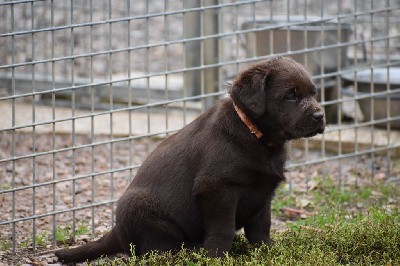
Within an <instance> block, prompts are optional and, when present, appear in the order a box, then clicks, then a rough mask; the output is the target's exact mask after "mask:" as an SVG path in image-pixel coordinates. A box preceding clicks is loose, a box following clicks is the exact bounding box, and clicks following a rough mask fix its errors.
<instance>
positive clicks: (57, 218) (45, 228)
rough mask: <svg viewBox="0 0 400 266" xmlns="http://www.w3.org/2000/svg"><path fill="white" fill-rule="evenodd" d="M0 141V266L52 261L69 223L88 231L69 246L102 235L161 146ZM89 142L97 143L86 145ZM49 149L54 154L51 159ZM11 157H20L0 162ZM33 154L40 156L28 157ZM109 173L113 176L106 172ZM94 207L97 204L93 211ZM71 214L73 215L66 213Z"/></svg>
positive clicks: (345, 171) (48, 138) (353, 167)
mask: <svg viewBox="0 0 400 266" xmlns="http://www.w3.org/2000/svg"><path fill="white" fill-rule="evenodd" d="M32 139H34V142H33V141H32ZM53 139H54V142H53ZM0 140H1V141H0V160H3V162H0V221H2V222H7V221H11V220H12V219H13V217H14V219H16V220H19V222H17V223H15V235H14V234H13V232H14V231H13V227H12V226H11V225H10V224H5V225H1V226H0V228H1V230H0V240H1V243H2V246H3V248H2V250H3V251H0V265H14V264H29V265H51V264H54V263H56V257H55V256H54V254H52V252H53V251H54V249H57V248H59V247H60V246H62V244H61V243H57V241H54V242H53V240H52V239H53V237H52V232H53V229H54V228H57V229H58V228H70V227H71V226H72V224H73V221H74V220H75V221H77V223H76V226H77V227H78V226H79V224H85V225H86V226H87V228H92V229H93V230H92V231H89V232H85V233H84V234H82V235H80V236H78V237H77V239H76V242H75V243H72V242H68V241H67V244H73V245H77V244H80V243H84V242H87V241H89V240H90V239H91V237H95V238H96V237H98V236H99V235H101V234H102V233H104V232H105V231H107V230H108V229H109V228H110V226H111V224H112V217H113V210H114V209H115V204H113V203H109V202H110V201H111V202H114V201H115V200H116V199H118V198H119V196H120V195H121V194H122V193H123V191H124V190H125V188H126V187H127V186H128V184H129V183H130V181H131V179H132V178H133V177H134V175H135V172H136V169H137V168H136V167H135V165H136V166H137V165H139V164H140V163H141V162H142V161H143V160H144V158H145V157H146V156H147V155H148V153H149V152H150V151H151V150H152V149H153V148H154V147H155V146H156V145H157V144H158V143H159V142H160V140H154V139H150V138H143V139H132V140H129V139H124V140H123V141H116V142H113V143H112V144H110V143H103V142H105V141H109V140H110V138H109V137H107V136H95V137H94V138H93V139H91V138H90V136H87V135H77V136H76V137H75V139H73V138H71V136H70V135H65V134H63V135H61V134H58V135H54V136H53V135H51V134H38V135H35V136H33V135H32V134H27V133H15V135H14V142H15V150H14V151H13V149H12V146H13V145H12V143H13V136H12V134H10V133H7V132H2V133H0ZM91 143H99V145H94V146H91V145H90V144H91ZM33 147H35V148H33ZM69 147H76V148H75V149H70V148H69ZM54 150H58V151H57V152H56V153H52V151H54ZM11 154H14V155H15V157H19V159H17V160H14V161H13V160H4V159H7V158H10V155H11ZM35 154H36V155H37V156H30V155H35ZM290 154H291V158H292V160H293V161H296V160H302V159H304V158H305V153H304V151H302V150H298V149H293V150H292V151H291V153H290ZM23 156H27V157H26V158H25V157H23ZM320 156H321V154H320V153H319V152H309V153H308V155H307V158H308V159H312V158H319V157H320ZM131 165H132V166H134V167H130V166H131ZM371 165H372V168H373V169H374V170H373V171H372V170H371V169H372V168H371ZM387 167H388V164H387V161H386V159H385V157H376V158H375V159H374V161H373V164H371V160H370V158H368V157H362V158H359V159H358V160H341V161H340V162H339V161H338V160H335V161H329V162H326V163H323V164H315V165H311V166H304V167H297V168H295V169H290V171H288V173H287V178H288V181H287V183H286V185H285V186H286V187H289V186H291V187H292V188H293V189H294V190H296V191H306V190H307V189H308V188H309V187H310V186H312V184H313V179H315V178H317V177H320V176H325V175H326V176H329V177H330V178H331V179H333V180H338V179H339V175H341V180H342V182H343V184H344V185H346V184H354V183H355V182H358V183H359V184H360V183H361V184H360V185H362V182H368V180H371V179H370V178H368V176H371V175H374V178H376V179H382V180H388V179H390V178H396V176H395V175H396V174H395V173H392V172H390V170H389V169H388V168H387ZM112 169H113V170H116V171H110V170H112ZM13 172H14V175H13ZM93 173H94V175H93ZM397 174H398V173H397ZM92 176H93V177H92ZM358 176H359V177H363V178H357V177H358ZM73 177H75V178H73ZM366 180H367V181H366ZM32 186H34V188H33V187H32ZM13 188H17V189H16V190H13ZM13 201H14V205H13ZM102 203H104V204H102ZM92 204H93V205H95V206H93V207H91V205H92ZM80 207H82V209H80ZM71 208H76V209H75V211H68V210H69V209H71ZM32 218H35V219H32ZM285 222H286V220H285V219H274V221H273V223H274V225H273V228H274V230H280V229H282V228H284V227H285ZM34 230H35V233H36V236H37V237H36V238H35V239H36V243H35V248H36V251H35V252H33V250H34V247H33V243H32V235H33V233H34ZM13 237H15V238H16V239H15V243H16V245H17V246H16V254H12V252H11V250H12V245H11V243H12V241H13ZM42 240H43V241H42ZM41 241H42V242H43V243H42V242H41ZM7 243H8V246H5V245H7ZM53 244H56V246H54V245H53ZM5 247H6V248H5ZM7 247H8V248H7Z"/></svg>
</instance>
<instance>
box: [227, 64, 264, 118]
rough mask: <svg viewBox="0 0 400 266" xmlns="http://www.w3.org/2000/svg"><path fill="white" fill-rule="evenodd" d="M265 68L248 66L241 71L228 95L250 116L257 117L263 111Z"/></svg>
mask: <svg viewBox="0 0 400 266" xmlns="http://www.w3.org/2000/svg"><path fill="white" fill-rule="evenodd" d="M267 72H268V71H266V70H265V69H263V70H262V71H260V69H257V68H250V69H248V70H245V71H244V72H242V73H241V74H240V75H239V76H238V77H237V78H236V80H235V81H234V82H233V85H232V88H231V89H230V92H229V93H230V95H231V97H232V99H233V101H234V102H235V103H236V104H237V105H239V107H240V108H241V109H243V110H244V111H245V113H246V114H247V115H248V116H249V117H252V118H259V117H260V116H262V115H263V114H264V112H265V108H266V94H265V83H266V79H267V76H268V75H267V74H268V73H267Z"/></svg>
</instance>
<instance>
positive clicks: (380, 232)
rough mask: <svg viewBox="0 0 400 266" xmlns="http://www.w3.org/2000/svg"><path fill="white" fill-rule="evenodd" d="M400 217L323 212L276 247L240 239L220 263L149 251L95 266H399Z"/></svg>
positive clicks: (278, 238) (186, 253) (201, 255)
mask: <svg viewBox="0 0 400 266" xmlns="http://www.w3.org/2000/svg"><path fill="white" fill-rule="evenodd" d="M399 225H400V212H399V211H398V210H397V211H394V212H392V213H389V212H386V211H382V210H379V209H376V208H370V209H369V210H368V212H367V213H366V214H365V215H355V216H353V217H350V218H349V217H345V216H344V215H343V214H335V213H324V214H320V215H317V216H314V217H309V218H307V219H305V220H302V221H301V223H298V224H295V225H292V227H291V228H290V229H288V230H287V231H285V232H282V233H279V234H275V235H274V238H275V245H273V246H272V247H269V246H267V245H262V246H260V247H253V246H251V245H250V244H249V243H248V242H247V241H246V240H245V238H244V237H243V236H242V235H238V236H237V237H236V239H235V242H234V246H233V249H232V251H231V252H230V253H229V254H226V256H225V257H223V258H209V257H207V256H206V255H205V252H204V251H199V252H193V251H190V250H185V249H182V250H180V251H179V252H177V253H172V252H166V253H158V252H151V253H148V254H146V255H144V256H131V257H130V258H129V259H127V260H122V259H114V260H111V261H107V262H105V261H101V260H100V261H98V262H96V264H97V265H188V266H195V265H400V226H399Z"/></svg>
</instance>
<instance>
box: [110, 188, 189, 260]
mask: <svg viewBox="0 0 400 266" xmlns="http://www.w3.org/2000/svg"><path fill="white" fill-rule="evenodd" d="M116 214H117V224H116V227H115V229H116V231H117V233H118V237H119V239H121V243H122V246H123V248H124V251H125V253H130V252H131V250H130V248H131V247H130V245H134V246H135V253H136V255H142V254H144V253H147V252H149V251H151V250H158V251H170V250H178V249H179V248H180V247H181V245H182V243H184V242H185V241H186V240H187V237H186V235H185V233H184V231H183V230H182V229H181V227H180V226H179V225H178V223H177V222H176V221H175V220H174V219H173V218H172V217H171V216H170V215H169V214H168V213H167V212H166V211H165V210H164V208H162V207H160V205H159V204H157V203H156V201H155V200H154V199H152V198H151V197H149V196H148V194H147V193H146V192H145V191H139V190H138V189H135V190H132V191H130V192H129V193H125V194H124V195H123V196H122V197H121V199H120V201H119V203H118V207H117V213H116Z"/></svg>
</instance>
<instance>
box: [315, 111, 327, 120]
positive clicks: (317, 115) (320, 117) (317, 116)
mask: <svg viewBox="0 0 400 266" xmlns="http://www.w3.org/2000/svg"><path fill="white" fill-rule="evenodd" d="M324 116H325V114H324V112H323V111H317V112H315V113H313V114H312V117H313V118H314V119H315V120H317V121H322V120H323V119H324Z"/></svg>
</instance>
